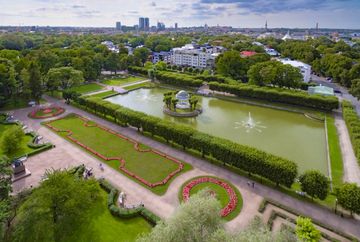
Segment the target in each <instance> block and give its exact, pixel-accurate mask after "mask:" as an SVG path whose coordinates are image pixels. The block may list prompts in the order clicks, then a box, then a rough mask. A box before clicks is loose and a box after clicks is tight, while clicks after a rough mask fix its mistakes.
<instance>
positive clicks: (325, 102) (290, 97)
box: [209, 82, 339, 111]
mask: <svg viewBox="0 0 360 242" xmlns="http://www.w3.org/2000/svg"><path fill="white" fill-rule="evenodd" d="M209 85H210V89H211V90H215V91H220V92H227V93H231V94H234V95H236V96H238V97H245V98H257V99H263V100H267V101H271V102H280V103H286V104H292V105H299V106H304V107H310V108H316V109H322V110H327V111H331V110H333V109H337V108H338V107H339V100H338V99H337V97H325V96H321V95H309V94H308V93H306V92H304V91H298V90H287V89H281V88H272V87H258V86H252V85H246V84H237V85H229V84H220V83H217V82H211V83H209Z"/></svg>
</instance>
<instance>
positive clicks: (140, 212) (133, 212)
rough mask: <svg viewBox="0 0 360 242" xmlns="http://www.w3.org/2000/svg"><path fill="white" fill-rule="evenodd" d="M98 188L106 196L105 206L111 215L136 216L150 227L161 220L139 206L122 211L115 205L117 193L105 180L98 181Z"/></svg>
mask: <svg viewBox="0 0 360 242" xmlns="http://www.w3.org/2000/svg"><path fill="white" fill-rule="evenodd" d="M98 181H99V184H100V187H102V188H103V189H104V190H105V191H106V192H107V193H109V194H108V201H107V206H108V208H109V210H110V212H111V214H112V215H114V216H117V217H119V218H134V217H137V216H142V217H143V218H144V219H146V220H147V221H148V222H150V223H151V224H152V225H156V224H157V223H158V222H159V221H160V220H161V219H160V218H159V217H158V216H156V215H155V214H154V213H152V212H151V211H150V210H148V209H146V208H145V207H142V206H139V207H137V208H132V209H124V208H120V207H117V206H116V205H115V203H116V198H117V196H118V194H119V191H118V190H117V189H116V188H115V187H113V186H112V185H111V184H110V183H109V182H108V181H106V180H105V179H99V180H98Z"/></svg>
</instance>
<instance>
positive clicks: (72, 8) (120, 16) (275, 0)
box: [0, 0, 360, 29]
mask: <svg viewBox="0 0 360 242" xmlns="http://www.w3.org/2000/svg"><path fill="white" fill-rule="evenodd" d="M0 4H1V5H2V9H1V10H0V25H13V26H19V25H20V26H31V25H38V26H84V27H113V26H114V23H115V22H121V24H122V25H128V26H133V25H136V24H138V21H139V17H142V16H147V17H149V18H150V22H151V23H150V24H151V25H156V23H157V22H158V21H159V22H164V23H165V25H166V26H174V24H175V23H178V24H179V27H191V26H200V25H204V24H208V25H209V26H215V25H221V26H233V27H240V28H244V27H248V28H260V27H263V26H264V25H265V21H267V23H268V27H269V28H277V27H285V28H314V27H315V25H316V23H319V27H320V28H344V29H360V17H359V16H360V1H356V0H344V1H339V0H324V1H322V2H318V1H316V0H292V1H286V2H283V1H281V0H270V1H269V0H266V1H265V0H255V1H247V0H183V1H179V0H175V1H171V2H169V1H165V0H160V1H153V0H140V1H137V2H136V3H134V2H130V1H124V0H112V1H110V0H105V1H98V0H90V1H85V0H76V1H70V0H62V1H60V0H50V1H49V0H18V1H16V2H11V3H8V2H5V1H4V0H0ZM117 6H118V7H117ZM284 20H285V21H284Z"/></svg>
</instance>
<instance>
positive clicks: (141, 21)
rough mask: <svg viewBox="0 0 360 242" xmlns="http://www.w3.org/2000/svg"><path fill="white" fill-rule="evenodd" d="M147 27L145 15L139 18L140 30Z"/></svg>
mask: <svg viewBox="0 0 360 242" xmlns="http://www.w3.org/2000/svg"><path fill="white" fill-rule="evenodd" d="M144 29H145V19H144V18H143V17H141V18H139V30H144Z"/></svg>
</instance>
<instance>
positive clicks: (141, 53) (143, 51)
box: [134, 47, 150, 65]
mask: <svg viewBox="0 0 360 242" xmlns="http://www.w3.org/2000/svg"><path fill="white" fill-rule="evenodd" d="M149 55H150V50H149V49H148V48H145V47H141V48H136V49H135V50H134V56H135V58H136V59H138V60H140V62H141V64H142V65H144V63H145V62H146V61H147V59H148V57H149Z"/></svg>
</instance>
